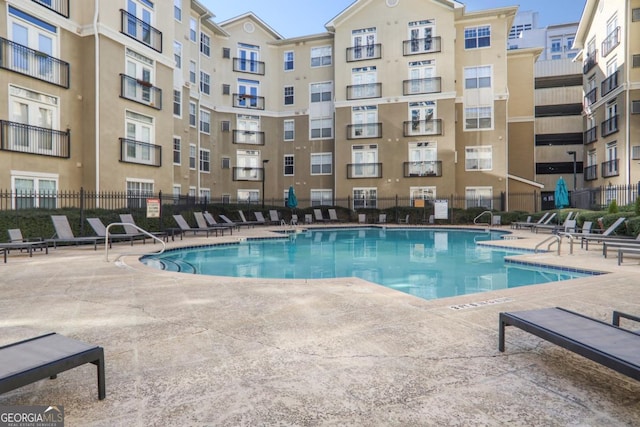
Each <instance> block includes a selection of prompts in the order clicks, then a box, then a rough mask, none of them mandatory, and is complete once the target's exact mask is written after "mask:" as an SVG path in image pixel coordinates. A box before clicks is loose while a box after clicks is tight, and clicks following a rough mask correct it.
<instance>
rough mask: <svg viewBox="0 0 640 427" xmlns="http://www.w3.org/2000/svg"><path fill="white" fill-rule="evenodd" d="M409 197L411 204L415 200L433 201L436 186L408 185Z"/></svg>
mask: <svg viewBox="0 0 640 427" xmlns="http://www.w3.org/2000/svg"><path fill="white" fill-rule="evenodd" d="M409 199H410V201H411V206H413V205H414V202H415V201H416V200H429V201H431V202H433V201H434V200H435V199H436V187H409Z"/></svg>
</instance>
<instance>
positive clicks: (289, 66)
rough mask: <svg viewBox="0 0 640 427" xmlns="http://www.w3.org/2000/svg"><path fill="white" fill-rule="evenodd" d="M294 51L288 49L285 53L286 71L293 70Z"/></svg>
mask: <svg viewBox="0 0 640 427" xmlns="http://www.w3.org/2000/svg"><path fill="white" fill-rule="evenodd" d="M293 58H294V56H293V51H292V50H288V51H286V52H285V53H284V71H291V70H293V65H294V64H293Z"/></svg>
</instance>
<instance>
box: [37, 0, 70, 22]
mask: <svg viewBox="0 0 640 427" xmlns="http://www.w3.org/2000/svg"><path fill="white" fill-rule="evenodd" d="M31 1H33V2H34V3H38V4H40V5H42V6H44V7H46V8H47V9H50V10H53V11H54V12H55V13H57V14H58V15H61V16H64V17H65V18H68V17H69V0H31Z"/></svg>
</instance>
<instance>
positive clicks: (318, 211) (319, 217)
mask: <svg viewBox="0 0 640 427" xmlns="http://www.w3.org/2000/svg"><path fill="white" fill-rule="evenodd" d="M313 218H314V219H315V220H316V221H317V222H328V221H329V220H328V219H327V218H325V217H323V216H322V210H321V209H314V210H313Z"/></svg>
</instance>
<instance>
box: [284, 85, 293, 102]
mask: <svg viewBox="0 0 640 427" xmlns="http://www.w3.org/2000/svg"><path fill="white" fill-rule="evenodd" d="M284 105H293V86H285V87H284Z"/></svg>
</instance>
